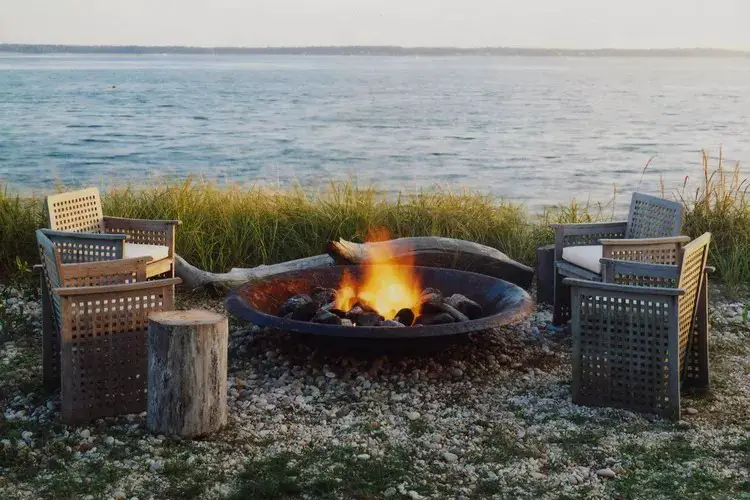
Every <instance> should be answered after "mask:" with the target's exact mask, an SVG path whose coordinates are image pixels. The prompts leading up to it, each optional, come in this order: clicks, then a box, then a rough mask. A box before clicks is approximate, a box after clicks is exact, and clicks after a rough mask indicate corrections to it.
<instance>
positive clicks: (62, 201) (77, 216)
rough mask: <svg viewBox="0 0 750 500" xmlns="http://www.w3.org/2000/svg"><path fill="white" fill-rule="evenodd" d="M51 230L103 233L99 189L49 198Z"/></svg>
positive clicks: (82, 190)
mask: <svg viewBox="0 0 750 500" xmlns="http://www.w3.org/2000/svg"><path fill="white" fill-rule="evenodd" d="M47 211H48V213H49V224H50V226H49V227H50V229H54V230H57V231H68V232H71V233H103V232H105V231H104V214H103V212H102V202H101V199H100V197H99V190H98V189H97V188H86V189H80V190H78V191H70V192H68V193H61V194H56V195H52V196H48V197H47Z"/></svg>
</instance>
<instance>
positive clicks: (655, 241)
mask: <svg viewBox="0 0 750 500" xmlns="http://www.w3.org/2000/svg"><path fill="white" fill-rule="evenodd" d="M689 242H690V236H666V237H664V238H629V239H621V240H614V239H607V238H602V239H600V240H599V243H600V244H601V245H603V246H608V245H617V246H648V245H671V244H678V243H679V244H682V243H689Z"/></svg>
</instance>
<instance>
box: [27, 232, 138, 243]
mask: <svg viewBox="0 0 750 500" xmlns="http://www.w3.org/2000/svg"><path fill="white" fill-rule="evenodd" d="M40 231H42V232H43V233H44V234H45V235H46V236H47V237H48V238H50V240H52V241H53V243H54V242H55V240H57V239H62V240H65V241H71V240H77V241H81V242H95V241H96V240H99V241H107V242H112V241H121V240H125V238H127V237H128V235H127V234H103V233H72V232H69V231H55V230H53V229H40Z"/></svg>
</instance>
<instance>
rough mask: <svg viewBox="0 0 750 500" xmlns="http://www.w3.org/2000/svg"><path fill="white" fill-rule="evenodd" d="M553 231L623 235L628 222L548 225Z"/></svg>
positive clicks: (573, 233)
mask: <svg viewBox="0 0 750 500" xmlns="http://www.w3.org/2000/svg"><path fill="white" fill-rule="evenodd" d="M549 227H551V228H552V229H554V230H556V231H557V230H562V231H563V232H564V233H565V234H571V235H575V234H589V233H597V232H599V233H620V232H621V233H623V234H625V229H626V228H627V227H628V221H613V222H582V223H577V224H550V226H549Z"/></svg>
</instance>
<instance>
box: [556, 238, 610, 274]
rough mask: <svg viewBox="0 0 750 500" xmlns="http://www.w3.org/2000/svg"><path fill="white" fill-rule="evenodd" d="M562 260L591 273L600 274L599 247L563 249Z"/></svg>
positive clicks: (600, 252)
mask: <svg viewBox="0 0 750 500" xmlns="http://www.w3.org/2000/svg"><path fill="white" fill-rule="evenodd" d="M562 258H563V260H565V261H568V262H570V263H571V264H575V265H576V266H578V267H582V268H584V269H587V270H589V271H591V272H592V273H596V274H602V264H601V262H599V259H601V258H602V246H601V245H583V246H579V247H565V248H563V252H562Z"/></svg>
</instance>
